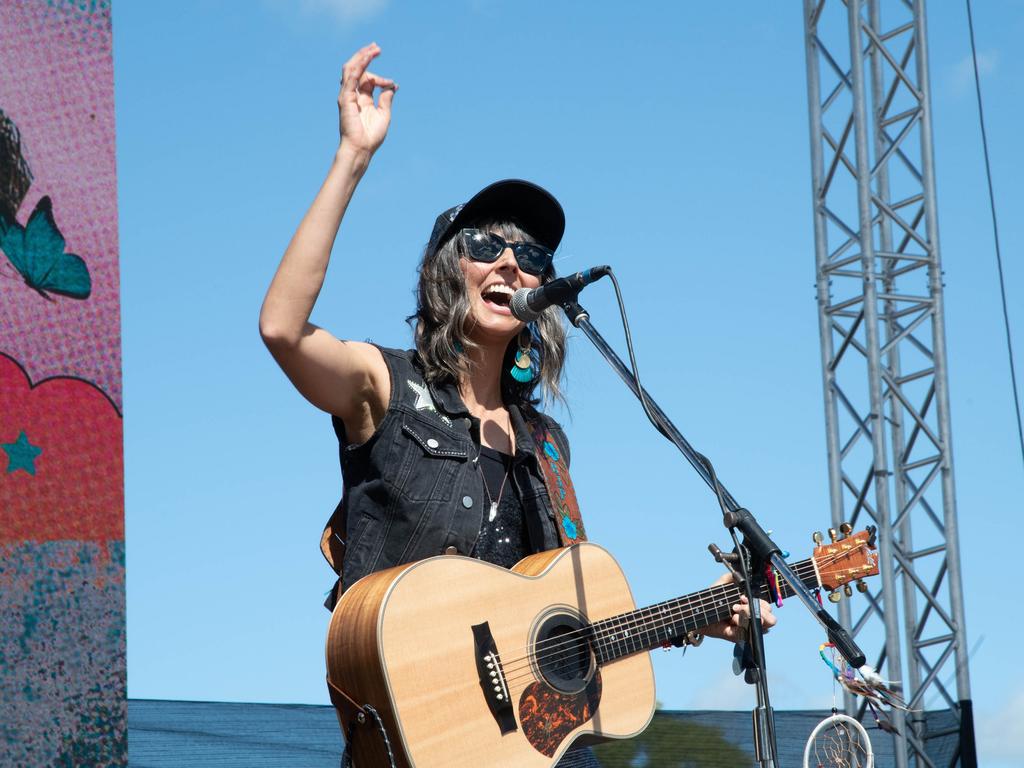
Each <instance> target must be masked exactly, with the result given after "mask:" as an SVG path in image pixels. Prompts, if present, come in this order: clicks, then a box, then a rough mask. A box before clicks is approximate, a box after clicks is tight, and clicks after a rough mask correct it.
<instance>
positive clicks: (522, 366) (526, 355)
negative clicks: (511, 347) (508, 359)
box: [509, 328, 534, 384]
mask: <svg viewBox="0 0 1024 768" xmlns="http://www.w3.org/2000/svg"><path fill="white" fill-rule="evenodd" d="M531 341H532V336H531V334H530V329H529V328H523V330H522V332H520V334H519V349H517V350H516V362H515V365H513V366H512V370H511V371H509V373H511V374H512V378H513V379H515V380H516V381H518V382H519V383H520V384H529V383H530V382H531V381H533V377H534V370H533V356H532V354H531V353H532V351H533V350H532V347H531Z"/></svg>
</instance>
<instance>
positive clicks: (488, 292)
mask: <svg viewBox="0 0 1024 768" xmlns="http://www.w3.org/2000/svg"><path fill="white" fill-rule="evenodd" d="M512 293H513V291H512V289H511V288H509V287H508V286H507V285H502V284H498V285H492V286H489V287H488V288H485V289H484V292H483V299H484V301H485V302H487V303H488V304H494V305H496V306H499V307H508V305H509V303H510V302H511V301H512Z"/></svg>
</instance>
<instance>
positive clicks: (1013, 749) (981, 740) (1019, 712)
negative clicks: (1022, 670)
mask: <svg viewBox="0 0 1024 768" xmlns="http://www.w3.org/2000/svg"><path fill="white" fill-rule="evenodd" d="M974 724H975V728H977V731H978V753H979V754H978V762H979V763H980V764H981V765H991V764H992V762H993V761H995V760H1005V761H1007V765H1024V691H1022V692H1019V693H1017V694H1016V695H1015V696H1014V697H1013V698H1012V699H1010V701H1009V702H1008V703H1007V704H1006V705H1005V706H1003V707H1001V708H1000V709H998V710H996V711H995V712H992V711H985V712H984V713H982V712H975V715H974Z"/></svg>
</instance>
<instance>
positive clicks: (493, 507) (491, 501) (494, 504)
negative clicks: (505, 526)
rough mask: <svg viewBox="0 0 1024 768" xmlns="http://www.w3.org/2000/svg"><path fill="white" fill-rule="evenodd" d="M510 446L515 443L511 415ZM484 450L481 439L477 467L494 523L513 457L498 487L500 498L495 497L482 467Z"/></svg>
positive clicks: (489, 516) (489, 515) (490, 519)
mask: <svg viewBox="0 0 1024 768" xmlns="http://www.w3.org/2000/svg"><path fill="white" fill-rule="evenodd" d="M508 447H509V450H510V451H511V450H513V445H512V417H511V416H510V417H509V419H508ZM483 450H484V446H483V442H482V441H481V443H480V450H479V451H477V454H476V459H477V460H476V468H477V469H478V470H479V471H480V479H481V480H482V481H483V483H484V493H486V494H487V504H488V511H487V522H489V523H493V522H494V518H496V517H497V516H498V505H499V504H500V503H501V497H502V495H503V494H504V493H505V485H506V483H508V476H509V473H510V472H511V470H512V457H511V455H510V456H509V462H508V465H507V466H506V467H505V477H503V478H502V480H501V488H499V489H498V498H496V499H495V498H493V497H492V496H491V489H490V488H489V487H488V486H487V476H486V475H485V474H484V471H483V469H482V468H481V467H480V454H481V453H483Z"/></svg>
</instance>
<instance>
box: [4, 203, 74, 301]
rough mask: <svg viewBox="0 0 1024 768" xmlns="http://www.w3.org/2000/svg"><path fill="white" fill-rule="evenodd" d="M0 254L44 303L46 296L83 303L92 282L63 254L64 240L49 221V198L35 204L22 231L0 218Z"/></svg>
mask: <svg viewBox="0 0 1024 768" xmlns="http://www.w3.org/2000/svg"><path fill="white" fill-rule="evenodd" d="M0 250H2V251H3V252H4V254H5V255H6V256H7V260H8V261H10V262H11V264H12V265H13V266H14V268H15V269H16V270H18V274H20V275H21V277H22V279H24V281H25V284H26V285H27V286H28V287H29V288H33V289H35V290H36V291H37V292H38V293H39V295H41V296H42V297H43V298H44V299H50V297H49V296H48V295H47V294H48V293H58V294H60V295H61V296H68V297H69V298H72V299H87V298H89V294H90V293H91V292H92V278H91V277H89V268H88V267H87V266H86V265H85V262H84V261H83V260H82V258H81V257H80V256H76V255H75V254H73V253H65V252H64V236H63V235H62V234H61V233H60V230H59V229H57V222H56V221H54V219H53V203H51V202H50V198H49V197H44V198H42V199H41V200H40V201H39V202H38V203H37V204H36V209H35V210H34V211H32V215H31V216H30V217H29V219H28V224H26V225H25V226H24V227H22V226H21V225H20V224H19V223H18V222H17V221H15V220H14V219H12V218H10V217H8V216H6V215H0ZM50 300H51V301H52V299H50Z"/></svg>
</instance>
